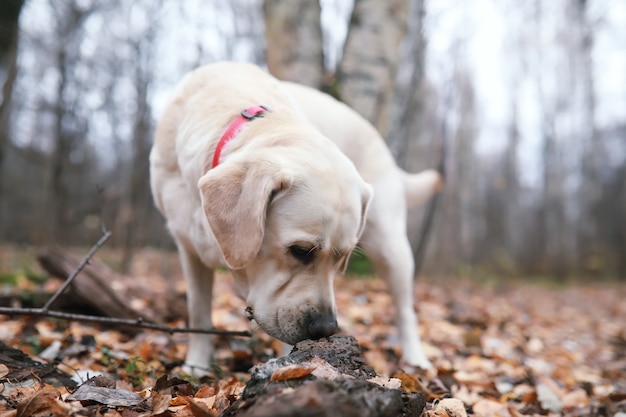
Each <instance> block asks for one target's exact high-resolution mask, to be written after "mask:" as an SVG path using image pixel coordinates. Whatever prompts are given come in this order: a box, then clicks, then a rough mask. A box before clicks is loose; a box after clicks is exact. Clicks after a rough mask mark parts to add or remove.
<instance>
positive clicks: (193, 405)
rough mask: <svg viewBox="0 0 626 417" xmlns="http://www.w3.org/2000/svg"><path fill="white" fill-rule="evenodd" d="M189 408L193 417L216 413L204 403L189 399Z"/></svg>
mask: <svg viewBox="0 0 626 417" xmlns="http://www.w3.org/2000/svg"><path fill="white" fill-rule="evenodd" d="M189 410H190V411H191V412H192V413H193V415H194V417H215V416H216V415H217V413H214V412H212V411H211V410H210V409H209V408H208V407H207V406H206V405H205V404H204V403H202V402H197V401H195V400H191V401H190V402H189Z"/></svg>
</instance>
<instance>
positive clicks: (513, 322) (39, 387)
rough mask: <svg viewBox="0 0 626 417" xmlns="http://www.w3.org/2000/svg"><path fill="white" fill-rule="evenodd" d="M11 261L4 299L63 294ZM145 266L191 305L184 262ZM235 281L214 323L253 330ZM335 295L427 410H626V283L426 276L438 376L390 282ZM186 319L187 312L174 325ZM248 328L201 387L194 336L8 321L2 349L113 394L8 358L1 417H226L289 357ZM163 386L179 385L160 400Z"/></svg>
mask: <svg viewBox="0 0 626 417" xmlns="http://www.w3.org/2000/svg"><path fill="white" fill-rule="evenodd" d="M3 256H4V257H3ZM10 256H13V255H11V254H7V253H6V251H5V252H4V254H3V253H2V252H0V272H1V273H2V274H4V276H5V277H6V276H8V275H9V273H11V274H12V275H11V276H12V279H11V280H10V281H11V284H10V285H9V284H7V283H5V284H3V285H4V287H3V291H4V293H7V292H11V291H27V290H28V291H30V290H33V289H44V290H46V291H50V290H51V289H52V288H53V287H54V286H55V285H56V286H58V282H56V283H55V282H53V280H46V281H43V282H38V283H36V282H34V281H33V280H32V279H28V278H27V276H29V275H33V274H35V275H36V274H37V267H36V265H32V268H31V267H30V266H28V265H27V266H26V269H24V267H23V263H24V261H20V262H22V266H19V267H18V266H16V265H17V263H19V262H17V261H15V258H14V257H13V258H10V259H9V257H10ZM103 257H106V255H103ZM137 259H138V260H137V262H135V263H134V264H133V268H132V271H131V272H130V273H129V275H130V276H132V277H134V278H133V279H140V280H144V281H146V282H149V283H150V285H151V286H152V287H153V288H157V289H160V290H161V291H162V294H163V297H172V296H175V297H177V298H178V299H184V288H183V283H182V279H181V278H180V272H179V270H178V269H177V268H176V267H175V266H172V265H175V263H174V261H172V263H171V264H170V263H169V261H167V262H165V259H169V258H168V257H167V256H165V255H163V254H159V253H156V252H150V251H148V252H146V253H142V254H141V255H140V256H139V257H138V258H137ZM16 262H17V263H16ZM19 268H22V269H21V271H22V272H19V271H18V269H19ZM8 269H11V270H12V271H8ZM16 271H18V272H16ZM23 271H26V272H23ZM33 271H35V272H33ZM164 276H168V277H169V278H167V279H166V278H164ZM79 279H80V277H79ZM231 284H232V283H231V278H230V276H229V275H228V274H227V273H220V274H219V279H218V282H217V284H216V289H215V294H216V295H215V300H214V311H215V313H214V322H215V324H216V326H217V327H219V328H224V329H228V330H249V329H250V328H251V324H250V323H249V322H248V321H247V320H246V318H245V314H244V308H245V305H244V303H243V302H242V301H241V300H240V299H238V298H237V297H236V296H235V295H234V293H233V292H232V289H231ZM335 289H336V298H337V307H338V314H339V324H340V328H341V331H342V333H343V334H349V335H352V336H355V337H356V338H357V340H358V341H359V344H360V346H361V348H362V350H363V355H364V358H365V360H366V362H367V363H368V364H369V365H371V366H372V367H373V368H374V369H375V370H376V371H377V372H378V373H379V374H380V375H384V376H393V377H396V378H398V379H400V380H401V381H402V389H405V390H418V391H422V392H423V393H424V394H425V395H426V399H427V402H428V403H427V407H426V408H425V410H424V412H423V415H435V413H434V412H433V411H432V410H433V405H435V404H436V403H437V402H438V401H439V400H440V399H442V398H446V397H453V398H457V399H459V400H461V401H462V402H463V404H464V405H465V408H466V411H467V413H468V414H469V415H481V416H513V417H514V416H520V415H553V416H560V415H566V416H620V417H624V416H626V286H624V285H623V284H621V285H620V284H619V283H608V282H604V283H598V282H588V283H578V284H568V285H564V284H555V283H545V282H543V283H538V282H528V281H523V280H515V281H513V282H512V281H508V282H507V281H505V280H502V281H490V282H478V281H476V280H471V279H469V278H463V277H457V278H446V279H440V280H434V279H433V280H431V279H426V278H423V279H419V280H418V281H417V283H416V290H415V292H416V304H417V310H418V312H419V318H420V330H421V333H422V338H423V340H424V347H425V349H426V353H427V355H428V356H429V358H430V359H431V361H432V362H433V364H434V366H435V370H434V371H431V372H421V371H420V372H418V371H417V370H414V369H410V368H408V367H404V366H403V365H402V364H401V363H400V362H399V353H400V352H399V351H398V349H397V345H396V336H395V335H396V331H395V328H394V326H393V324H392V322H393V310H394V309H393V305H392V303H391V299H390V297H389V295H388V293H387V292H386V285H385V283H384V281H382V280H379V279H374V278H362V277H345V278H341V279H339V280H338V281H337V282H336V286H335ZM120 290H122V291H123V288H122V289H120ZM182 323H184V318H180V319H179V320H178V324H182ZM172 324H176V322H174V323H172ZM252 330H254V331H253V336H252V337H250V338H224V337H221V338H219V339H218V350H217V358H216V364H215V367H214V369H213V371H212V372H211V373H210V375H208V376H206V377H203V378H200V379H197V378H193V377H191V376H189V375H185V374H184V373H183V372H182V370H181V368H180V367H179V365H180V364H181V360H182V359H183V358H184V355H185V351H186V339H187V336H186V335H185V334H175V335H169V334H167V333H162V332H154V331H140V332H137V333H136V334H134V335H130V334H128V333H122V332H120V331H118V330H111V329H105V328H102V327H98V326H95V325H91V324H87V323H79V322H65V321H61V320H53V319H38V318H33V317H30V318H29V317H19V316H13V317H7V316H0V341H2V342H3V343H4V344H6V345H7V346H10V347H12V348H17V349H20V350H21V351H22V352H24V354H25V355H27V356H28V357H31V358H33V359H35V360H38V361H40V362H44V363H46V362H49V363H51V364H52V366H54V367H55V369H56V370H57V371H59V372H61V373H65V374H67V375H68V376H70V377H72V378H74V379H75V380H76V381H77V384H80V382H81V381H85V380H86V379H87V378H89V377H92V376H96V375H102V376H104V377H106V378H104V381H105V382H102V384H104V385H106V386H107V387H108V388H109V390H108V391H107V392H108V394H107V395H108V396H107V397H106V398H101V397H99V396H98V395H97V392H93V391H92V392H88V394H87V397H84V395H85V394H84V393H83V394H82V395H83V397H81V396H80V395H78V391H75V388H73V387H70V385H71V384H69V383H67V382H65V383H56V384H55V383H53V382H51V381H50V380H49V379H47V378H46V377H44V376H43V375H37V376H35V375H34V374H36V372H35V371H31V372H32V374H33V375H32V377H31V378H25V377H24V375H21V376H20V378H17V377H13V378H11V377H9V376H11V375H13V376H15V375H16V374H15V373H13V374H12V373H11V372H12V371H14V369H13V368H12V367H13V366H14V364H12V363H11V362H10V361H9V360H7V359H6V355H5V356H2V353H0V382H1V385H0V417H5V416H31V415H32V416H39V415H41V416H44V415H45V416H63V415H71V416H107V417H113V416H124V417H129V416H146V417H148V416H169V415H176V416H195V417H199V416H200V417H202V416H214V415H219V413H221V412H222V411H224V410H225V409H226V408H227V407H228V406H229V405H230V404H231V403H232V402H233V401H235V400H236V399H237V398H238V397H239V396H240V395H241V393H242V391H243V388H244V386H245V383H246V381H247V380H248V378H249V373H248V371H249V369H250V367H251V366H253V365H254V364H257V363H259V362H262V361H265V360H267V359H268V358H270V357H274V356H277V355H278V354H279V350H280V344H279V343H277V342H276V341H275V340H273V339H272V338H270V337H269V336H267V335H265V334H264V333H263V332H262V331H260V330H258V329H256V330H255V329H254V328H253V329H252ZM164 375H166V376H167V377H165V378H164V377H163V376H164ZM168 378H169V382H167V381H168ZM175 378H178V379H175ZM164 381H165V383H164ZM172 381H174V382H172ZM107 384H108V385H107ZM164 386H167V387H169V388H172V387H173V388H175V389H170V390H169V391H168V395H167V396H163V395H160V396H159V395H158V394H159V393H161V394H162V392H164V391H162V388H163V387H164ZM157 387H160V388H158V389H157ZM169 388H168V389H169ZM94 389H95V388H94ZM159 389H161V391H159ZM111 393H115V394H116V395H114V396H113V397H115V398H112V397H111V395H110V394H111ZM148 397H151V401H146V399H147V398H148ZM133 399H134V400H133ZM429 413H430V414H429ZM437 415H440V416H444V417H445V416H446V415H450V416H452V415H455V414H454V413H453V412H452V411H450V412H449V413H448V414H441V412H439V414H437Z"/></svg>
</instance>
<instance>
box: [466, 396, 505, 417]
mask: <svg viewBox="0 0 626 417" xmlns="http://www.w3.org/2000/svg"><path fill="white" fill-rule="evenodd" d="M472 410H473V411H474V414H476V415H477V416H481V417H511V414H510V413H509V409H508V407H507V405H506V404H504V403H501V402H499V401H494V400H490V399H482V400H478V401H477V402H476V403H474V404H473V405H472Z"/></svg>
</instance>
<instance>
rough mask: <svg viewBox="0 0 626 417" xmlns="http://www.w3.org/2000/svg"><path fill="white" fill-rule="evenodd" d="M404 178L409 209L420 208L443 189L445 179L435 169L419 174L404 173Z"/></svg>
mask: <svg viewBox="0 0 626 417" xmlns="http://www.w3.org/2000/svg"><path fill="white" fill-rule="evenodd" d="M402 176H403V179H404V193H405V195H406V204H407V207H408V208H415V207H418V206H420V205H421V204H423V203H424V202H425V201H427V200H428V199H429V198H430V197H431V196H432V195H433V194H435V193H436V192H439V191H440V190H441V189H442V188H443V177H442V175H441V174H440V173H439V172H438V171H436V170H434V169H428V170H426V171H422V172H418V173H417V174H409V173H407V172H402Z"/></svg>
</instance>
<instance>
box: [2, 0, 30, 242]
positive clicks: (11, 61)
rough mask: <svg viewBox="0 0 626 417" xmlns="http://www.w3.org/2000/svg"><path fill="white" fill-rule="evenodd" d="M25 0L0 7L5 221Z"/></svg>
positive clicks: (15, 0) (14, 0)
mask: <svg viewBox="0 0 626 417" xmlns="http://www.w3.org/2000/svg"><path fill="white" fill-rule="evenodd" d="M23 4H24V0H8V1H4V2H3V3H2V6H0V28H2V29H0V74H2V75H5V74H6V75H5V77H4V80H2V98H1V101H0V219H6V218H7V217H6V213H5V211H7V210H8V209H7V207H6V201H7V198H5V189H4V187H5V184H4V180H3V179H4V178H5V176H4V175H3V172H4V158H5V154H6V151H7V149H8V146H9V129H10V113H11V98H12V96H13V87H14V86H15V79H16V78H17V45H18V36H19V16H20V12H21V10H22V6H23ZM3 229H4V224H3V222H2V221H0V236H5V233H4V231H3Z"/></svg>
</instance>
